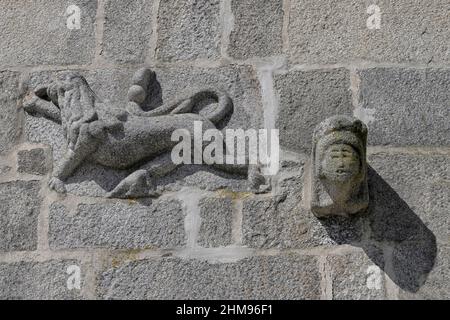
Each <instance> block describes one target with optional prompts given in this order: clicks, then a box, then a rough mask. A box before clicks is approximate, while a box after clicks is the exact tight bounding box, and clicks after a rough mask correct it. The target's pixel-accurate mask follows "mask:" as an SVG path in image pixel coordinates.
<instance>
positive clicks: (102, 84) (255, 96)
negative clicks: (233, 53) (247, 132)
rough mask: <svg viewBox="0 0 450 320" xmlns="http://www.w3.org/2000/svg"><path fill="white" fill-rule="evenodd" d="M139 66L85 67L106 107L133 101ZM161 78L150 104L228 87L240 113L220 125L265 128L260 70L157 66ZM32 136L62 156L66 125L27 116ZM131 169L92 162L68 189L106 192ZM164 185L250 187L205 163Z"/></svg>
mask: <svg viewBox="0 0 450 320" xmlns="http://www.w3.org/2000/svg"><path fill="white" fill-rule="evenodd" d="M135 71H136V69H107V70H92V71H86V70H79V71H77V72H79V73H80V74H81V75H83V76H85V77H86V79H87V81H88V82H89V83H90V84H92V89H93V90H94V92H95V93H96V94H97V96H98V98H99V107H100V108H101V109H102V110H109V109H111V108H117V109H124V108H125V107H126V103H127V91H128V89H129V88H130V86H131V84H132V77H133V73H134V72H135ZM154 71H155V72H156V77H157V83H155V85H154V88H152V102H151V103H150V104H149V105H148V106H147V107H148V109H152V108H154V107H158V106H161V104H162V103H168V102H169V101H173V100H176V99H177V98H181V97H187V96H190V95H192V92H197V91H199V90H201V89H203V88H205V87H212V88H216V89H220V90H224V91H226V92H228V93H229V95H230V97H231V98H232V100H233V104H234V112H233V115H232V116H231V118H230V119H229V120H228V121H225V123H223V124H220V125H219V127H220V128H222V127H223V126H224V125H225V124H226V127H227V128H243V129H247V128H260V126H261V125H260V124H261V122H262V107H261V97H260V93H259V84H258V81H257V77H256V73H255V71H254V70H253V69H252V68H250V67H246V66H230V67H221V68H218V69H213V68H194V67H171V68H157V69H155V70H154ZM54 76H55V72H39V73H33V74H31V75H30V77H29V79H28V80H27V81H26V83H25V89H26V91H30V90H32V89H33V88H35V87H36V86H37V85H38V84H39V83H43V82H44V83H45V82H46V81H49V80H50V79H52V77H54ZM25 128H26V130H25V131H26V136H27V139H28V141H30V142H35V143H44V144H47V145H50V146H51V147H52V150H53V158H54V162H55V161H57V160H58V159H60V158H61V156H62V154H63V151H64V148H65V144H66V143H65V140H64V138H63V133H62V129H61V126H59V125H57V124H55V123H53V122H52V121H49V120H46V119H44V118H36V117H30V116H28V115H27V116H26V122H25ZM126 176H127V172H123V171H115V170H111V169H108V168H104V167H99V166H94V165H87V166H82V167H81V168H80V169H79V170H78V172H77V173H76V174H75V175H74V176H73V177H72V178H70V179H69V181H68V185H67V186H66V188H67V190H68V191H69V192H71V193H74V194H77V195H80V196H99V197H102V196H105V195H106V193H107V192H109V191H111V190H112V189H113V188H114V186H116V185H117V184H118V183H119V182H120V181H121V180H122V179H123V178H125V177H126ZM157 185H158V186H162V190H161V191H164V190H180V189H181V188H182V187H184V186H199V187H201V188H204V189H208V190H217V189H221V188H227V187H230V188H233V190H247V188H248V184H247V181H246V177H244V176H236V175H230V174H222V173H218V172H217V170H215V171H214V169H210V168H206V167H205V166H201V167H200V166H189V167H184V168H180V170H178V171H176V172H174V173H173V174H172V175H170V176H168V177H164V178H163V179H161V181H158V182H157Z"/></svg>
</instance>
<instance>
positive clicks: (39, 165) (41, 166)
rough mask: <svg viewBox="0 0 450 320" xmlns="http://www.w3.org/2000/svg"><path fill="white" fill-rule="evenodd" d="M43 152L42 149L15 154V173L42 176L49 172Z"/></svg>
mask: <svg viewBox="0 0 450 320" xmlns="http://www.w3.org/2000/svg"><path fill="white" fill-rule="evenodd" d="M47 162H48V160H47V156H46V154H45V150H44V149H42V148H37V149H32V150H21V151H19V152H17V171H18V172H20V173H28V174H36V175H44V174H46V173H47V172H48V170H49V164H48V163H47Z"/></svg>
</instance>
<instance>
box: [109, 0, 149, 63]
mask: <svg viewBox="0 0 450 320" xmlns="http://www.w3.org/2000/svg"><path fill="white" fill-rule="evenodd" d="M153 2H154V1H153V0H132V1H111V0H110V1H107V2H106V5H105V26H104V35H103V47H102V48H103V52H102V56H103V57H105V58H106V59H108V60H110V61H115V62H118V63H126V62H143V61H144V59H145V57H146V55H147V54H148V53H149V52H148V51H149V49H150V48H149V43H150V37H151V35H152V9H153Z"/></svg>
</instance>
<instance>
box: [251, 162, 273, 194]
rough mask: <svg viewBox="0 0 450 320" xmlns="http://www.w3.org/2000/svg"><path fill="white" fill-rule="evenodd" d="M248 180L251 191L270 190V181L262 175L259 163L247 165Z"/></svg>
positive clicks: (261, 191) (263, 191)
mask: <svg viewBox="0 0 450 320" xmlns="http://www.w3.org/2000/svg"><path fill="white" fill-rule="evenodd" d="M248 181H249V183H250V191H252V192H255V193H265V192H268V191H270V190H271V186H270V181H267V179H266V177H264V175H263V174H262V172H261V167H260V166H259V165H251V166H250V167H249V171H248Z"/></svg>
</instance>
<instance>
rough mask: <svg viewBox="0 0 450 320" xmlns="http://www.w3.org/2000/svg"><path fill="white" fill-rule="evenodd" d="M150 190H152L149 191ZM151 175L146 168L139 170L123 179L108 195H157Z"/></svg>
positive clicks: (128, 196)
mask: <svg viewBox="0 0 450 320" xmlns="http://www.w3.org/2000/svg"><path fill="white" fill-rule="evenodd" d="M149 190H150V191H149ZM158 195H159V194H158V193H157V192H156V191H154V188H153V185H152V183H151V180H150V177H149V175H148V172H147V171H146V170H138V171H136V172H134V173H133V174H131V175H129V176H128V177H127V178H125V179H124V180H122V181H121V182H120V183H119V184H118V185H117V187H116V188H114V190H113V191H111V192H109V193H108V194H107V195H106V197H108V198H118V199H133V198H134V199H138V198H145V197H156V196H158Z"/></svg>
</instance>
